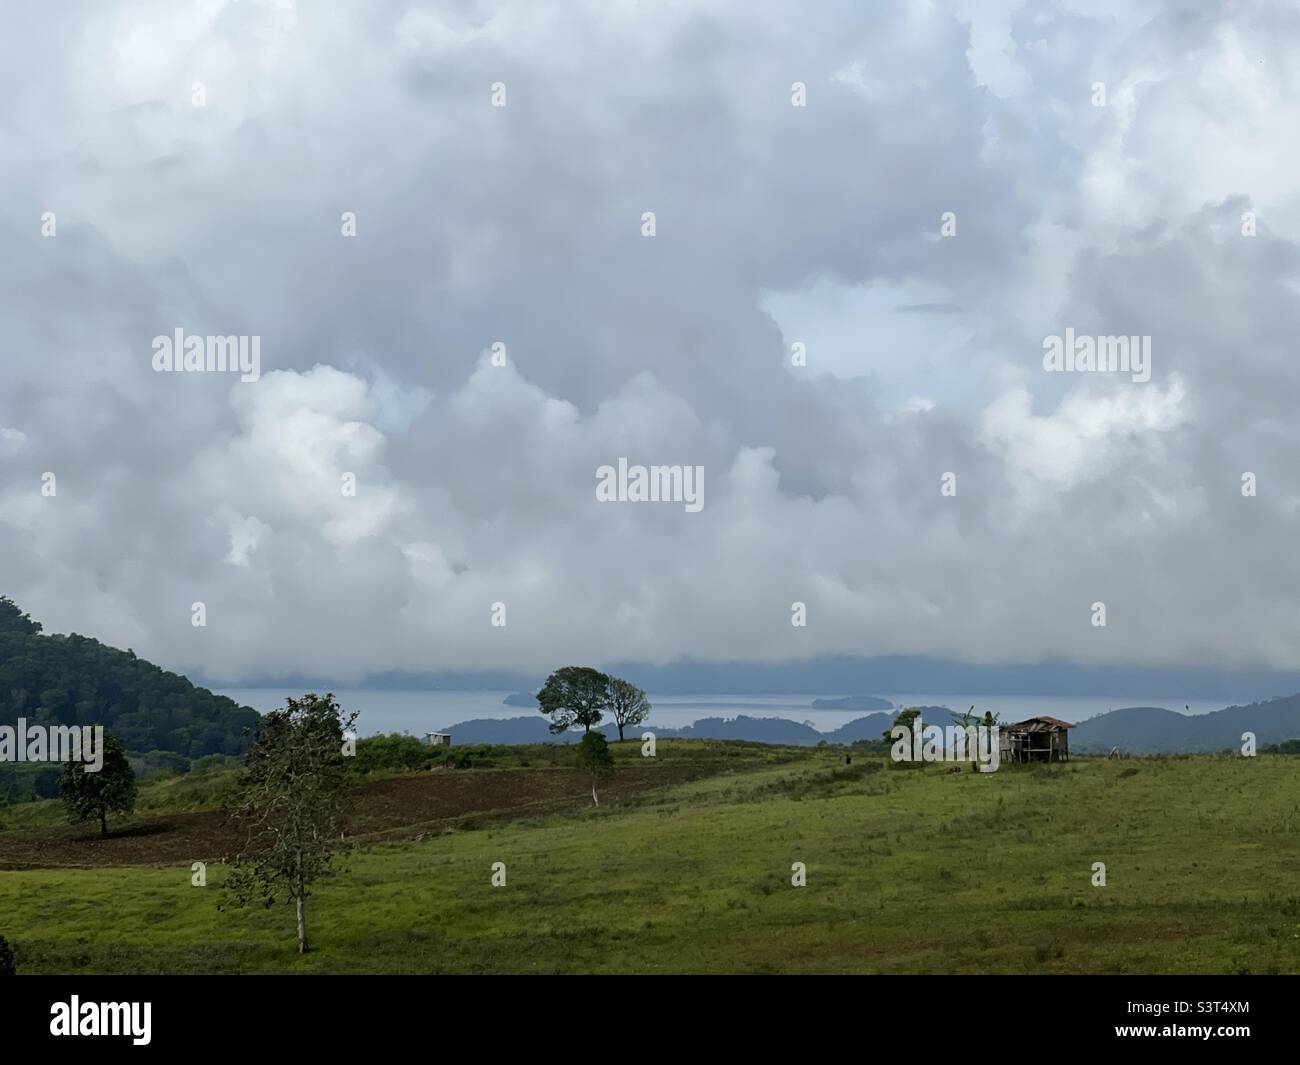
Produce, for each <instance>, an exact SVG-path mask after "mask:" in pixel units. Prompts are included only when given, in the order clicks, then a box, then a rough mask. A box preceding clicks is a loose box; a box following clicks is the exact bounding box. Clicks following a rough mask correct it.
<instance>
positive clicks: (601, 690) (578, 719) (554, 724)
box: [537, 666, 609, 733]
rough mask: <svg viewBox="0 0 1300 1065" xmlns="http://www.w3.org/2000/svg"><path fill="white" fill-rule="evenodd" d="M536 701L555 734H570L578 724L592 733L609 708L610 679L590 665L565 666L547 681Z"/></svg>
mask: <svg viewBox="0 0 1300 1065" xmlns="http://www.w3.org/2000/svg"><path fill="white" fill-rule="evenodd" d="M537 702H538V703H539V704H540V705H539V709H540V710H541V712H542V713H543V714H545V715H546V716H547V717H549V718H550V719H551V726H550V728H551V731H552V732H555V733H560V732H567V731H568V730H569V729H571V728H573V727H574V726H575V725H581V726H582V727H583V728H584V729H585V730H586V731H587V732H590V731H591V726H592V725H599V724H600V721H601V718H602V717H603V716H604V711H606V710H607V709H609V677H607V676H605V674H604V673H602V672H600V670H598V669H591V668H590V667H588V666H564V667H563V668H561V669H557V670H556V671H555V672H554V673H552V674H551V675H550V676H549V677H547V678H546V683H545V684H544V685H542V690H541V691H539V692H538V693H537Z"/></svg>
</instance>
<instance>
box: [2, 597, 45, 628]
mask: <svg viewBox="0 0 1300 1065" xmlns="http://www.w3.org/2000/svg"><path fill="white" fill-rule="evenodd" d="M40 631H41V623H40V622H39V621H33V620H32V619H31V617H30V616H29V615H27V614H25V613H23V611H22V609H21V608H20V607H19V606H18V604H17V603H15V602H14V601H13V600H12V599H10V598H9V597H8V596H7V595H0V632H18V633H22V634H23V635H26V636H35V635H36V634H37V633H38V632H40Z"/></svg>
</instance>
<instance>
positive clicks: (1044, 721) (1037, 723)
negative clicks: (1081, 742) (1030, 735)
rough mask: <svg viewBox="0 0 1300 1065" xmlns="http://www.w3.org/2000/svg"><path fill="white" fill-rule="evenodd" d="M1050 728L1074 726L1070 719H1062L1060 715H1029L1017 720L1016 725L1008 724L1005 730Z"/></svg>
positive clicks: (1028, 730)
mask: <svg viewBox="0 0 1300 1065" xmlns="http://www.w3.org/2000/svg"><path fill="white" fill-rule="evenodd" d="M1050 728H1074V726H1073V725H1072V724H1070V722H1068V721H1062V720H1061V719H1060V718H1059V717H1027V718H1025V720H1024V721H1017V722H1016V723H1015V724H1014V725H1006V726H1004V727H1003V729H1002V731H1003V732H1043V731H1044V730H1045V729H1050Z"/></svg>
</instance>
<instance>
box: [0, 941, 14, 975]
mask: <svg viewBox="0 0 1300 1065" xmlns="http://www.w3.org/2000/svg"><path fill="white" fill-rule="evenodd" d="M17 972H18V965H17V964H16V963H15V962H14V950H13V947H11V946H10V945H9V941H8V940H7V939H5V937H4V936H0V976H13V975H15V974H16V973H17Z"/></svg>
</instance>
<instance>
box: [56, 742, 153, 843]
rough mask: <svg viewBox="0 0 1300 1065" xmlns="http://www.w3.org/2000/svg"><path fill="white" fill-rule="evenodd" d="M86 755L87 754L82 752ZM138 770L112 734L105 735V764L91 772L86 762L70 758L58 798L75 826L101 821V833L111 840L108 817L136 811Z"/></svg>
mask: <svg viewBox="0 0 1300 1065" xmlns="http://www.w3.org/2000/svg"><path fill="white" fill-rule="evenodd" d="M83 753H84V752H83ZM135 794H136V792H135V770H133V769H132V768H131V763H130V762H128V761H127V759H126V748H125V747H123V746H122V741H121V740H119V739H118V738H117V737H116V736H114V735H113V734H112V733H109V732H105V733H104V764H103V766H102V767H101V768H100V769H99V771H98V772H94V773H92V772H90V771H89V769H88V768H87V765H86V763H85V762H84V761H79V760H77V759H75V758H69V759H68V761H67V762H66V763H65V764H64V766H63V775H62V776H61V777H60V778H59V795H60V796H61V797H62V799H63V805H64V806H65V807H66V808H67V812H68V820H69V821H71V822H73V824H79V823H81V822H83V821H93V820H96V819H98V820H99V831H100V834H101V835H103V836H104V837H107V836H108V815H109V814H110V813H119V814H129V813H130V812H131V811H132V810H134V809H135Z"/></svg>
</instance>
